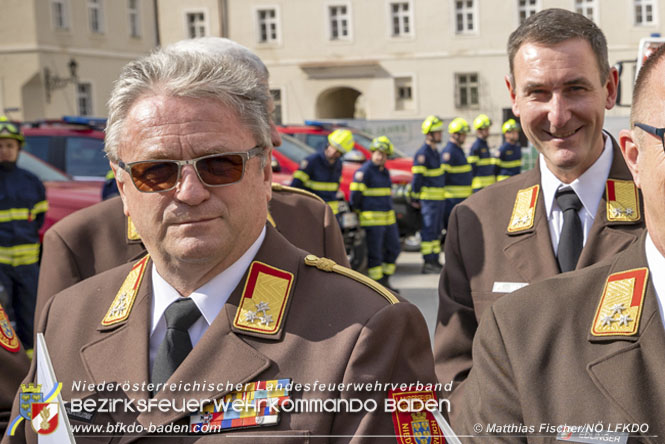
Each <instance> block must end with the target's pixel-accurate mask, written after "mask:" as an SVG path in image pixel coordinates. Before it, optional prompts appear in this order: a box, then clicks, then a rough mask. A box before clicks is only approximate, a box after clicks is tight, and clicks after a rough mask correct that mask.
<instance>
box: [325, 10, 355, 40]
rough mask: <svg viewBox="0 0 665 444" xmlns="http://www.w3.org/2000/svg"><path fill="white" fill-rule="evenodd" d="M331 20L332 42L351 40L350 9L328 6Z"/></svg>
mask: <svg viewBox="0 0 665 444" xmlns="http://www.w3.org/2000/svg"><path fill="white" fill-rule="evenodd" d="M328 17H329V18H330V40H349V39H350V30H349V28H350V26H349V22H350V20H349V7H348V6H347V5H331V6H328Z"/></svg>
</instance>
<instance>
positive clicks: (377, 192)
mask: <svg viewBox="0 0 665 444" xmlns="http://www.w3.org/2000/svg"><path fill="white" fill-rule="evenodd" d="M363 196H373V197H376V196H390V188H387V187H386V188H366V189H365V190H363Z"/></svg>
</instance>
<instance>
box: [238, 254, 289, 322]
mask: <svg viewBox="0 0 665 444" xmlns="http://www.w3.org/2000/svg"><path fill="white" fill-rule="evenodd" d="M292 284H293V274H292V273H289V272H288V271H284V270H280V269H278V268H275V267H272V266H270V265H268V264H264V263H262V262H258V261H254V262H252V264H251V265H250V266H249V272H248V273H247V280H246V281H245V288H244V290H243V292H242V296H241V298H240V303H239V304H238V310H237V311H236V315H235V319H234V320H233V327H234V329H236V330H241V331H244V332H250V333H254V334H260V335H276V334H277V333H279V331H280V330H281V327H282V324H283V323H284V318H285V313H286V307H287V303H288V301H289V294H290V293H291V285H292Z"/></svg>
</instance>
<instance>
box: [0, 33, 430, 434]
mask: <svg viewBox="0 0 665 444" xmlns="http://www.w3.org/2000/svg"><path fill="white" fill-rule="evenodd" d="M192 44H195V43H192ZM247 63H248V62H247V60H246V58H245V57H243V54H242V53H237V52H236V53H233V54H227V55H223V56H221V57H213V56H211V55H210V54H207V53H205V52H197V51H189V52H187V51H170V50H169V48H166V49H162V50H159V51H157V52H156V53H154V54H152V55H150V56H148V57H145V58H143V59H140V60H137V61H135V62H132V63H130V64H129V65H127V66H126V67H125V68H124V70H123V72H122V74H121V77H120V79H119V80H118V81H117V82H116V84H115V86H114V89H113V91H112V95H111V99H110V101H109V121H108V128H107V136H106V150H107V155H108V157H109V159H110V161H111V166H112V168H113V169H114V172H115V175H116V178H117V180H118V185H119V187H118V188H119V191H120V195H121V197H122V200H123V204H124V211H125V214H126V215H128V216H130V217H131V219H132V222H133V223H134V225H135V227H136V230H137V233H138V234H139V235H140V237H141V239H142V241H143V243H144V245H145V247H146V250H147V251H148V252H149V256H146V257H144V258H142V259H141V260H139V261H137V262H135V263H132V264H127V265H121V266H119V267H116V268H114V269H111V270H108V271H106V272H104V273H101V274H98V275H95V276H93V277H91V278H89V279H86V280H85V281H82V282H80V283H78V284H76V285H74V286H73V287H70V288H68V289H66V290H64V291H63V292H61V293H58V294H57V295H55V296H54V297H53V298H52V299H51V300H50V301H49V302H48V304H47V306H46V307H45V309H44V315H42V317H41V320H42V321H41V325H40V330H41V331H43V332H44V335H45V339H46V343H47V345H48V349H49V351H50V354H51V359H52V362H53V368H54V372H55V376H56V379H57V380H58V381H59V382H62V383H63V387H62V396H63V398H64V400H65V401H70V402H72V404H71V406H72V407H71V408H70V411H71V413H72V415H70V420H71V422H72V423H73V425H75V424H76V425H82V424H85V423H86V421H87V422H88V423H90V422H92V423H93V424H97V425H102V426H107V425H108V424H111V425H113V424H121V425H124V426H127V425H128V424H129V425H134V426H135V428H134V430H135V431H138V432H139V433H138V435H139V436H136V437H130V436H128V434H129V433H131V432H130V431H129V430H128V429H126V428H125V429H123V428H118V429H113V430H112V431H111V432H110V433H109V431H108V429H104V432H102V433H107V435H106V437H107V438H108V439H111V436H115V437H117V436H118V435H123V434H124V435H125V441H126V442H132V441H141V440H143V439H146V440H147V439H149V437H147V436H145V434H146V433H148V432H150V431H151V430H154V428H157V431H158V432H159V431H165V432H166V431H173V432H176V433H178V432H179V435H177V436H175V437H173V440H172V441H168V442H179V441H194V440H200V441H201V442H213V441H216V440H219V439H220V438H221V437H219V436H205V435H204V434H202V435H198V436H197V435H196V434H197V433H199V432H210V431H214V432H218V433H222V434H225V438H227V439H229V440H231V441H235V439H234V438H238V439H239V440H242V442H247V439H248V438H247V436H249V435H253V436H254V438H253V439H254V440H260V439H261V438H257V436H260V435H261V434H263V435H264V436H270V437H273V438H276V439H279V438H281V439H282V441H283V442H286V441H288V442H308V441H316V440H319V441H322V442H327V441H328V440H329V439H333V438H328V437H335V438H334V439H341V440H342V441H350V442H361V441H365V440H369V439H371V438H368V436H374V437H377V435H380V436H383V437H384V438H383V440H385V441H387V442H388V441H394V440H395V438H394V436H393V437H392V438H385V436H386V435H394V434H395V429H396V426H394V425H393V420H392V419H393V417H392V415H391V414H390V413H389V412H386V409H384V407H383V403H384V401H385V399H386V398H388V397H392V398H395V397H396V396H397V395H396V394H395V392H394V391H392V390H393V389H394V387H392V386H391V385H390V384H392V383H397V384H400V383H404V384H406V386H405V389H410V390H411V391H415V392H418V393H419V394H421V395H422V396H423V397H427V396H430V395H431V391H430V392H428V391H427V390H426V389H425V390H424V389H423V387H422V386H418V385H417V384H418V382H420V383H424V384H431V383H435V382H436V376H435V374H434V365H433V359H432V355H431V349H430V343H429V338H428V332H427V328H426V325H425V322H424V319H423V317H422V315H421V314H420V312H419V310H418V309H417V308H416V307H415V306H413V305H411V304H409V303H407V302H404V301H402V300H400V299H398V298H396V297H395V296H394V295H392V293H390V292H388V291H387V290H386V289H384V288H383V287H381V286H380V285H377V284H375V283H373V282H371V281H370V280H369V279H368V278H364V277H363V276H361V275H359V274H357V273H355V272H354V271H352V270H349V269H347V268H345V267H341V266H339V265H336V264H334V262H332V261H331V260H328V259H319V258H317V257H316V256H313V255H309V254H308V253H307V252H305V251H303V250H300V249H298V248H297V247H295V246H293V245H292V244H291V243H289V242H288V241H287V240H286V239H285V238H284V237H283V236H282V235H281V234H280V233H279V232H278V231H277V230H276V229H275V228H273V227H272V225H270V224H269V223H266V218H267V210H268V202H269V200H270V195H271V191H272V189H271V174H272V171H271V168H270V162H269V158H270V157H269V156H270V149H271V137H270V117H269V108H270V106H269V103H270V94H269V90H268V88H267V87H266V85H265V84H264V83H263V82H261V81H259V80H258V79H257V76H256V75H255V74H253V72H252V70H251V69H248V67H247ZM33 380H34V366H33V368H31V372H30V374H29V375H28V377H27V378H26V381H33ZM91 382H92V383H93V385H90V384H89V383H91ZM101 382H105V383H106V384H104V386H100V385H99V383H101ZM125 383H126V384H125ZM354 383H358V384H362V386H361V387H359V386H357V385H354ZM368 384H369V385H368ZM409 384H414V385H412V386H411V387H409ZM400 388H401V387H400ZM359 390H361V391H359ZM227 395H228V396H227ZM417 395H418V394H415V395H414V396H417ZM108 398H111V399H113V400H118V399H128V398H129V399H131V400H134V403H135V404H136V405H145V403H148V404H147V405H153V403H160V402H161V403H162V404H161V405H163V406H164V405H166V407H165V408H164V409H162V408H152V409H144V410H139V409H124V408H118V409H115V410H114V409H107V410H106V411H103V410H101V409H98V408H97V409H95V408H93V412H92V413H93V414H92V416H90V415H88V416H87V417H85V418H84V417H82V416H85V415H78V416H77V412H76V410H77V409H76V408H74V407H75V406H77V405H80V404H79V403H78V401H77V400H81V399H83V400H84V401H83V402H88V404H89V405H90V404H95V405H96V406H98V407H102V404H101V403H102V402H103V400H104V399H108ZM18 399H19V398H18V397H17V398H16V400H15V404H14V410H13V414H14V415H16V414H18V412H19V401H18ZM352 399H358V400H361V401H363V407H362V408H360V409H359V411H356V412H352V411H350V410H351V409H350V408H349V402H351V400H352ZM188 400H195V401H196V400H210V401H207V402H205V403H204V404H205V405H203V406H200V405H199V404H198V403H195V404H194V405H193V408H194V412H192V411H191V410H192V403H191V402H190V403H188V404H187V407H186V408H183V403H184V402H186V401H188ZM215 400H217V401H220V402H222V401H225V402H228V403H230V402H231V401H232V400H240V401H242V400H246V401H248V402H250V401H251V402H253V403H254V404H253V406H247V405H246V406H245V407H244V408H243V406H237V407H229V409H227V411H226V412H224V411H223V410H224V408H223V406H215V405H214V403H213V402H212V401H215ZM340 400H341V401H345V402H341V401H340ZM273 401H274V402H277V403H278V405H282V407H280V408H275V405H274V404H273ZM296 401H299V403H298V406H299V407H297V408H289V409H287V408H285V407H284V406H285V405H288V404H289V403H291V407H293V406H294V403H295V402H296ZM317 401H319V402H323V401H330V403H329V404H328V409H332V410H328V411H322V410H321V409H320V408H318V410H317V405H320V403H317ZM368 401H372V402H375V403H377V405H378V408H377V409H373V408H372V406H373V404H372V402H369V404H367V403H366V402H368ZM268 402H270V404H269V405H266V403H268ZM331 404H333V405H332V407H331ZM121 405H124V404H121ZM169 406H172V407H169ZM356 407H357V404H356ZM236 408H237V409H238V410H236ZM287 410H288V411H287ZM424 416H426V415H415V416H414V421H416V419H417V422H418V425H419V426H420V429H419V430H421V431H422V430H423V429H422V426H423V425H424V424H426V425H427V429H426V434H430V433H431V434H435V433H437V431H438V430H437V428H436V426H435V424H436V423H432V422H431V421H429V420H428V419H427V418H425V417H424ZM167 426H168V427H167ZM143 427H145V429H142V428H143ZM150 427H152V428H153V429H151V428H150ZM162 427H164V428H163V429H162ZM176 427H177V428H176ZM180 427H186V431H187V432H188V433H192V434H194V435H193V436H183V435H182V429H181V428H180ZM254 427H259V428H258V429H257V428H254ZM248 428H249V430H247V429H248ZM252 428H253V429H252ZM400 430H402V429H400ZM78 433H79V436H78V438H77V442H85V441H86V439H85V437H83V436H81V435H80V433H82V432H81V431H79V432H78ZM98 433H99V432H98ZM98 433H97V434H98ZM400 433H402V432H400ZM340 437H341V438H340ZM36 439H37V435H36V434H35V433H34V432H33V431H32V430H31V429H30V426H24V425H23V424H21V425H20V426H19V427H18V428H17V429H16V430H15V435H14V436H13V437H7V440H8V442H14V441H16V442H21V441H23V440H27V441H28V442H36ZM91 439H92V440H94V439H97V438H91ZM159 439H162V440H163V439H164V438H162V437H160V438H159ZM249 439H250V440H252V438H249ZM377 439H378V440H381V438H377ZM125 441H123V442H125ZM3 442H4V441H3Z"/></svg>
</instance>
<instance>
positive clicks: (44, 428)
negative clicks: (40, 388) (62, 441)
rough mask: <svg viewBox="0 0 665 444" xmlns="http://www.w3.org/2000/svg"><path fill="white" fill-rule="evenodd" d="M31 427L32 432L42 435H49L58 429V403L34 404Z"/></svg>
mask: <svg viewBox="0 0 665 444" xmlns="http://www.w3.org/2000/svg"><path fill="white" fill-rule="evenodd" d="M31 408H32V415H31V418H32V419H31V420H30V422H31V425H32V430H34V431H35V432H37V433H38V434H40V435H48V434H50V433H53V432H55V429H57V428H58V416H59V415H58V403H57V402H33V403H32V406H31Z"/></svg>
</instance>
